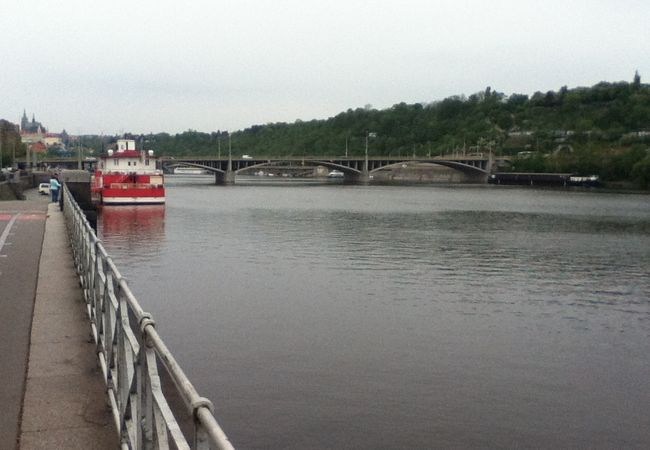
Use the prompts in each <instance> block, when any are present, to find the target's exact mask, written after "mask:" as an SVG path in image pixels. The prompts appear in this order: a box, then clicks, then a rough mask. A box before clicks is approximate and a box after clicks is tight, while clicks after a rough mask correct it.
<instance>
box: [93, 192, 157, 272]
mask: <svg viewBox="0 0 650 450" xmlns="http://www.w3.org/2000/svg"><path fill="white" fill-rule="evenodd" d="M97 229H98V230H99V237H100V239H102V240H103V241H105V245H107V246H109V247H110V248H111V250H112V251H113V252H115V253H117V254H122V253H124V254H126V255H129V257H130V258H131V259H129V260H127V261H125V263H126V264H127V265H125V267H128V265H129V263H130V262H141V261H147V260H149V259H150V258H151V257H152V256H154V255H156V254H157V253H158V251H159V249H160V247H161V244H162V243H163V242H164V239H165V205H123V206H105V207H103V208H102V209H101V212H100V214H99V216H98V225H97ZM126 273H127V272H125V274H126Z"/></svg>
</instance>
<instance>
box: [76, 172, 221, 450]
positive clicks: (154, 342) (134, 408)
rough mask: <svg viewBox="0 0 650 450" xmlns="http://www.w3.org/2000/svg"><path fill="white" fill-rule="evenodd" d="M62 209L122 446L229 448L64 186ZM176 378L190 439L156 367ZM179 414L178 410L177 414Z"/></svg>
mask: <svg viewBox="0 0 650 450" xmlns="http://www.w3.org/2000/svg"><path fill="white" fill-rule="evenodd" d="M63 204H64V207H63V212H64V216H65V222H66V226H67V229H68V235H69V238H70V242H71V245H72V251H73V255H74V260H75V267H76V271H77V274H78V276H79V282H80V284H81V287H82V290H83V294H84V300H85V302H86V309H87V313H88V317H89V319H90V326H91V331H92V335H93V339H94V341H95V347H96V352H97V357H98V359H99V365H100V367H101V370H102V376H103V379H104V383H105V384H106V387H107V390H106V392H107V395H108V403H109V405H110V407H111V412H112V415H113V420H114V422H115V425H116V428H117V432H118V434H119V437H120V441H121V446H122V448H124V449H136V450H139V449H151V448H153V449H167V448H170V444H171V446H172V448H178V449H196V450H204V449H219V450H233V446H232V444H231V443H230V441H229V440H228V437H227V436H226V434H225V433H224V432H223V430H222V429H221V427H220V426H219V424H218V423H217V420H216V419H215V417H214V415H213V407H212V403H211V402H210V401H209V400H208V399H206V398H204V397H201V396H199V394H198V392H197V391H196V389H195V388H194V386H193V385H192V383H191V382H190V381H189V379H188V378H187V376H186V375H185V373H184V372H183V369H182V368H181V367H180V365H179V364H178V362H176V359H175V358H174V356H173V355H172V353H171V352H170V351H169V349H168V348H167V346H166V345H165V343H164V342H163V340H162V338H161V337H160V335H159V334H158V332H157V331H156V328H155V322H154V320H153V318H152V317H151V314H149V313H147V312H145V311H144V310H143V309H142V307H141V306H140V304H139V303H138V301H137V299H136V298H135V296H134V295H133V293H132V292H131V289H130V288H129V286H128V284H127V282H126V280H125V279H124V278H123V277H122V275H121V274H120V272H119V270H118V269H117V267H116V266H115V263H114V262H113V260H112V258H111V257H110V255H109V254H108V253H107V252H106V249H105V248H104V246H103V245H102V243H101V241H100V240H99V239H98V238H97V236H96V235H95V232H94V231H93V229H92V228H91V226H90V224H89V223H88V220H87V219H86V216H85V215H84V213H83V211H82V210H81V208H80V207H79V205H78V204H77V202H76V201H75V200H74V198H73V196H72V194H71V193H70V190H69V189H68V187H67V186H66V185H65V184H64V185H63ZM159 368H162V369H164V370H165V372H166V373H167V375H168V376H169V378H170V379H171V380H172V381H173V383H174V385H175V386H176V389H177V391H178V393H179V394H180V397H181V399H182V401H183V404H184V406H185V407H186V409H187V412H189V413H190V414H191V417H192V424H193V430H192V431H193V436H192V439H191V442H188V439H187V437H186V436H185V435H184V434H183V432H182V430H181V427H180V425H179V423H178V418H177V417H176V416H175V414H174V411H172V408H171V407H170V405H169V404H168V401H167V399H166V398H165V394H164V392H163V389H162V382H161V380H160V376H159V375H158V369H159ZM176 413H179V412H178V411H177V412H176Z"/></svg>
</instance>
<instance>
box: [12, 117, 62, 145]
mask: <svg viewBox="0 0 650 450" xmlns="http://www.w3.org/2000/svg"><path fill="white" fill-rule="evenodd" d="M20 137H21V139H22V141H23V143H25V144H27V145H29V146H30V148H34V147H32V146H33V145H34V144H37V143H41V144H43V145H44V146H45V147H46V148H47V147H50V146H52V145H59V146H62V145H63V144H64V142H65V140H66V139H65V138H67V134H65V130H63V133H61V134H56V133H48V132H47V128H45V127H44V126H43V124H42V123H41V122H37V121H36V118H35V117H34V115H33V114H32V120H31V121H30V120H29V119H28V118H27V112H26V111H24V110H23V117H22V118H21V119H20ZM35 148H36V149H37V150H36V151H37V152H40V150H41V148H42V147H41V146H37V147H35Z"/></svg>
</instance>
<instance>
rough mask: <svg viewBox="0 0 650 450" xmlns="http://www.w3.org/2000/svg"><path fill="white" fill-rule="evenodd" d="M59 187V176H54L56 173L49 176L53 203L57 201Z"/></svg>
mask: <svg viewBox="0 0 650 450" xmlns="http://www.w3.org/2000/svg"><path fill="white" fill-rule="evenodd" d="M60 188H61V183H59V178H58V177H57V176H56V174H54V175H52V178H50V193H51V194H52V202H53V203H56V202H57V201H59V189H60Z"/></svg>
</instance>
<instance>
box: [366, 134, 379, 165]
mask: <svg viewBox="0 0 650 450" xmlns="http://www.w3.org/2000/svg"><path fill="white" fill-rule="evenodd" d="M375 137H377V133H371V132H370V131H366V158H365V162H364V164H365V167H364V169H365V171H366V173H368V140H369V139H370V138H375Z"/></svg>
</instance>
